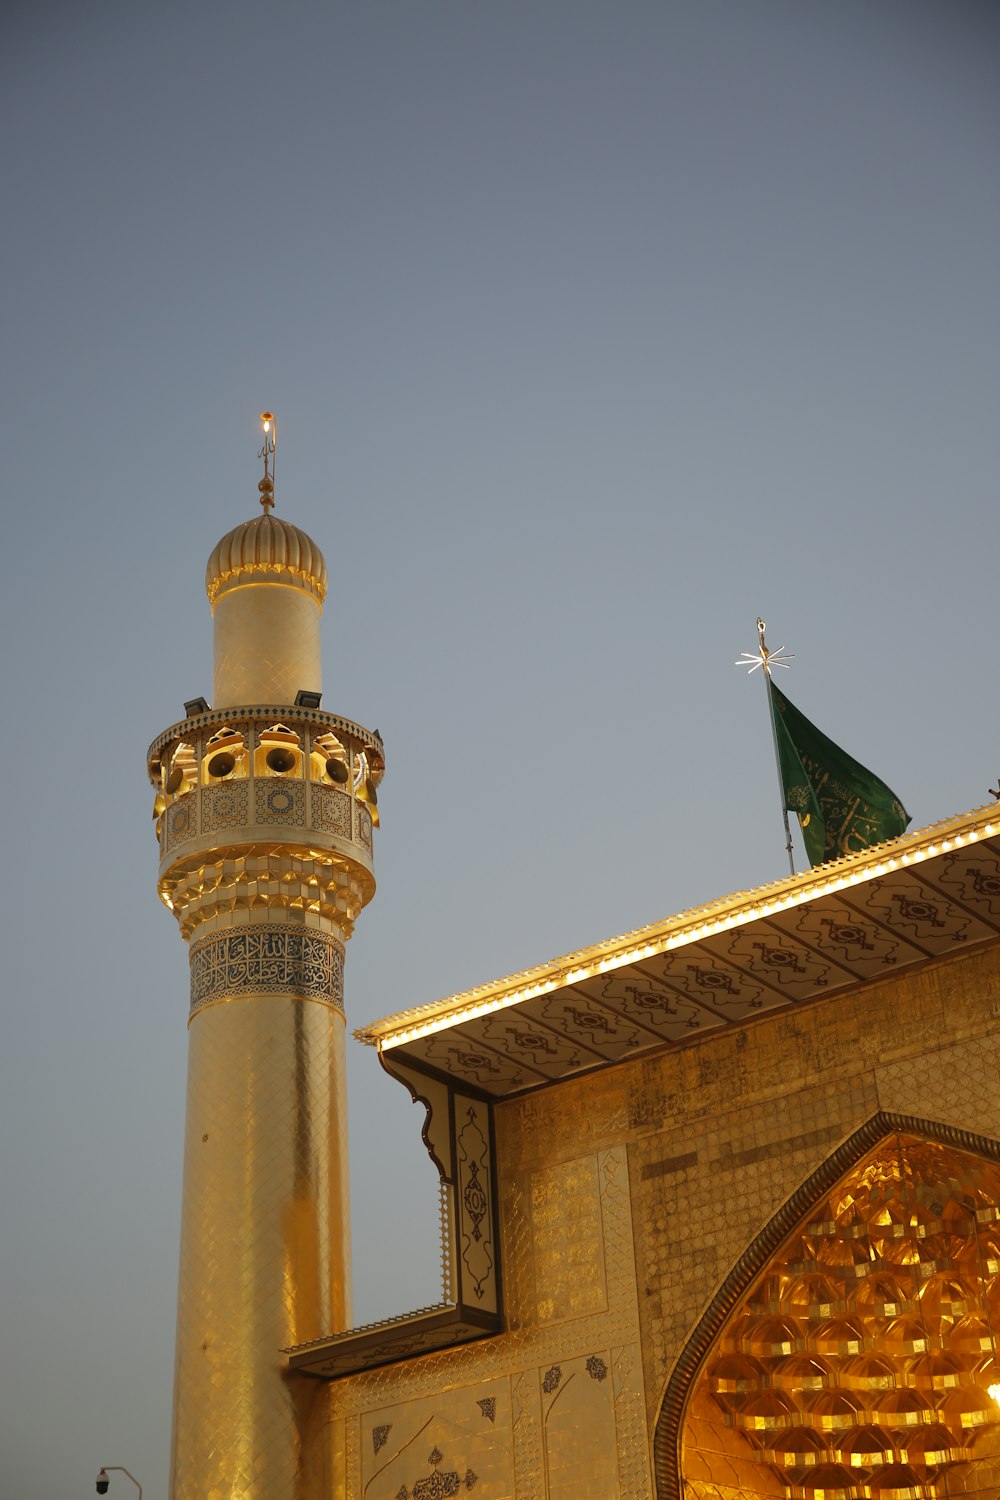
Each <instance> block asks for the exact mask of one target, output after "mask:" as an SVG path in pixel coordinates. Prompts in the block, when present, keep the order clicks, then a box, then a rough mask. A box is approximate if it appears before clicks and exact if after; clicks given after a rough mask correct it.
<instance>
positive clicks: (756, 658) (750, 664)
mask: <svg viewBox="0 0 1000 1500" xmlns="http://www.w3.org/2000/svg"><path fill="white" fill-rule="evenodd" d="M766 629H767V626H766V625H765V624H764V621H763V620H761V619H759V618H758V620H757V647H758V649H757V651H756V652H749V651H742V652H740V659H739V661H738V662H736V663H735V665H736V666H738V667H746V668H747V673H748V675H752V674H753V673H754V672H756V670H757V668H758V667H761V668H763V672H764V679H765V682H766V684H767V708H768V717H769V719H770V721H771V744H772V746H773V748H774V766H775V770H776V771H777V773H778V797H779V799H780V801H781V818H782V822H783V823H784V825H785V853H786V854H787V855H788V869H789V873H790V874H792V875H794V874H795V856H794V854H793V852H792V830H791V827H790V825H789V822H788V809H787V807H786V806H785V787H784V783H783V781H782V779H781V757H780V755H779V754H778V728H777V725H776V724H775V722H774V695H773V693H772V692H771V668H772V667H788V666H789V664H790V663H791V661H793V660H794V652H792V651H786V650H785V648H784V646H778V647H777V649H776V650H774V651H769V650H768V648H767V644H766V642H765V640H764V631H765V630H766ZM998 784H1000V783H998Z"/></svg>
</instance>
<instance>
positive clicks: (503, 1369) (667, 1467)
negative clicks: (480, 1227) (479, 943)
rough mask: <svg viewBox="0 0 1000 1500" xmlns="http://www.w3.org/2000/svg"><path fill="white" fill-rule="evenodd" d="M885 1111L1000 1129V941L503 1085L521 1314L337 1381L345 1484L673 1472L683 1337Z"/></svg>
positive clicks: (506, 1189)
mask: <svg viewBox="0 0 1000 1500" xmlns="http://www.w3.org/2000/svg"><path fill="white" fill-rule="evenodd" d="M880 1113H881V1114H888V1115H892V1116H894V1117H895V1116H898V1117H906V1118H909V1119H914V1118H915V1119H918V1120H926V1121H930V1122H935V1123H936V1124H937V1125H940V1126H943V1127H948V1128H951V1129H952V1130H957V1131H959V1132H962V1131H964V1132H970V1133H972V1134H973V1135H976V1136H979V1137H986V1138H988V1139H990V1140H995V1139H997V1138H1000V951H997V950H996V949H994V950H992V951H991V950H984V951H981V952H980V953H978V954H974V955H972V956H967V957H962V958H955V959H952V960H950V961H947V962H943V963H938V964H933V965H928V966H927V967H925V968H923V969H921V970H919V971H913V972H910V973H909V974H907V975H903V976H900V977H899V978H896V979H892V980H887V981H885V982H884V983H877V984H871V985H867V986H862V987H859V988H858V989H856V990H854V991H852V992H850V993H848V994H843V993H842V994H840V995H837V996H834V997H831V998H830V999H829V1000H825V1001H820V1002H817V1003H813V1004H811V1005H809V1006H806V1007H803V1008H802V1009H797V1010H792V1011H782V1012H780V1013H779V1014H776V1015H774V1016H770V1017H762V1018H761V1019H760V1020H759V1021H758V1022H756V1023H755V1024H753V1025H751V1026H747V1027H743V1028H740V1029H737V1028H733V1029H731V1030H726V1031H716V1032H712V1033H710V1034H708V1035H707V1036H705V1038H704V1039H703V1040H701V1041H699V1042H697V1043H695V1044H693V1045H691V1046H689V1047H686V1048H683V1049H677V1050H665V1051H663V1052H662V1053H660V1054H659V1055H658V1056H656V1057H654V1058H651V1059H649V1060H646V1061H643V1062H635V1063H625V1064H622V1065H620V1066H618V1067H615V1068H610V1069H607V1070H604V1071H602V1072H599V1073H594V1074H591V1075H589V1076H584V1077H580V1078H577V1079H574V1080H571V1081H568V1082H565V1083H561V1084H556V1085H553V1086H551V1087H549V1088H546V1089H542V1090H541V1091H539V1092H537V1093H534V1094H530V1095H528V1096H525V1097H522V1098H520V1099H515V1100H511V1101H508V1102H505V1103H503V1104H501V1105H499V1106H498V1107H497V1109H496V1112H495V1123H496V1145H497V1164H498V1178H499V1198H500V1219H501V1246H502V1271H503V1294H504V1305H505V1317H506V1326H507V1329H508V1331H507V1332H506V1333H504V1334H502V1335H500V1336H498V1337H495V1338H491V1339H486V1340H483V1341H481V1342H479V1343H477V1344H472V1345H468V1346H465V1347H464V1348H460V1349H456V1350H452V1351H446V1352H444V1353H439V1354H431V1355H426V1356H423V1357H420V1358H416V1359H413V1360H411V1361H408V1362H403V1363H400V1364H396V1365H393V1366H388V1367H383V1368H382V1369H379V1370H376V1371H372V1372H368V1373H365V1374H362V1375H356V1376H352V1377H349V1378H346V1379H343V1380H340V1381H337V1382H334V1383H331V1384H330V1386H329V1387H328V1388H327V1392H328V1394H327V1399H326V1403H325V1420H326V1421H327V1422H328V1423H329V1424H331V1426H332V1433H331V1436H332V1438H333V1446H334V1451H335V1454H336V1459H335V1474H334V1477H333V1493H334V1494H335V1495H336V1496H338V1497H339V1496H341V1495H343V1496H345V1497H350V1500H361V1497H362V1496H364V1497H365V1500H424V1497H428V1500H433V1497H437V1496H439V1495H442V1496H443V1495H451V1494H460V1493H461V1494H464V1493H466V1492H468V1491H475V1494H476V1496H477V1500H479V1497H482V1500H514V1497H517V1500H529V1497H530V1500H542V1497H547V1500H607V1497H612V1496H613V1497H621V1500H639V1497H647V1496H653V1495H656V1496H658V1497H665V1496H672V1495H674V1494H675V1493H676V1488H675V1483H676V1479H675V1470H676V1465H675V1462H674V1457H673V1453H672V1452H670V1451H667V1448H668V1445H667V1443H666V1440H665V1438H664V1432H665V1431H666V1427H665V1425H664V1420H663V1416H662V1412H663V1407H664V1397H665V1393H667V1392H668V1388H669V1386H670V1380H671V1375H672V1373H673V1372H674V1371H675V1367H676V1366H677V1364H678V1360H679V1359H681V1356H682V1354H683V1352H684V1351H685V1348H686V1347H687V1346H689V1344H690V1341H691V1340H692V1335H693V1334H694V1332H695V1330H696V1329H697V1328H698V1325H699V1323H700V1322H701V1321H703V1319H704V1317H705V1315H706V1312H707V1310H709V1309H710V1308H711V1307H712V1305H713V1299H716V1300H717V1298H718V1295H719V1293H720V1289H721V1288H722V1287H723V1285H724V1283H725V1282H726V1278H727V1277H730V1275H731V1273H732V1272H733V1268H734V1267H735V1266H736V1264H737V1262H738V1261H739V1259H740V1257H741V1256H742V1255H743V1254H744V1252H745V1251H746V1250H747V1247H748V1246H749V1245H750V1244H751V1243H752V1242H753V1241H754V1240H755V1238H756V1237H757V1236H758V1235H760V1234H761V1233H762V1231H764V1230H765V1227H766V1226H768V1225H769V1223H770V1222H771V1221H772V1220H773V1218H774V1216H775V1215H776V1214H777V1213H778V1211H779V1210H780V1209H781V1208H782V1205H784V1204H786V1202H787V1200H788V1199H789V1198H790V1197H792V1195H793V1194H795V1193H796V1192H797V1191H798V1190H800V1189H801V1187H802V1185H803V1184H804V1183H805V1182H806V1181H807V1179H809V1178H810V1175H811V1174H815V1173H819V1172H820V1171H821V1169H822V1168H823V1166H824V1163H827V1162H828V1161H829V1159H830V1157H831V1156H832V1155H833V1154H834V1153H835V1152H836V1151H837V1150H838V1148H843V1143H844V1142H845V1141H847V1140H848V1138H850V1137H852V1136H853V1135H854V1133H855V1132H858V1131H861V1130H862V1129H863V1127H865V1126H866V1124H867V1123H868V1122H870V1121H872V1119H873V1117H875V1116H877V1115H879V1114H880ZM386 1311H387V1312H391V1311H396V1309H389V1308H387V1309H386ZM675 1385H676V1382H675ZM658 1422H659V1424H660V1428H659V1435H658V1436H657V1426H658ZM674 1450H676V1443H675V1444H674ZM991 1475H992V1477H990V1476H984V1475H980V1480H979V1481H977V1482H987V1489H986V1490H983V1491H980V1490H977V1491H976V1493H984V1494H985V1493H990V1489H989V1484H990V1483H992V1484H993V1491H992V1492H994V1493H995V1492H1000V1468H998V1469H997V1472H996V1473H995V1474H992V1471H991ZM435 1476H436V1477H435ZM780 1492H781V1488H780V1486H779V1487H778V1488H777V1489H776V1490H775V1493H780ZM705 1493H708V1491H706V1492H705ZM716 1493H718V1494H719V1495H722V1494H724V1493H730V1492H729V1491H723V1490H721V1489H719V1490H717V1491H716ZM731 1493H732V1494H734V1495H735V1494H738V1493H741V1491H740V1489H739V1487H738V1485H737V1487H736V1488H734V1489H732V1491H731Z"/></svg>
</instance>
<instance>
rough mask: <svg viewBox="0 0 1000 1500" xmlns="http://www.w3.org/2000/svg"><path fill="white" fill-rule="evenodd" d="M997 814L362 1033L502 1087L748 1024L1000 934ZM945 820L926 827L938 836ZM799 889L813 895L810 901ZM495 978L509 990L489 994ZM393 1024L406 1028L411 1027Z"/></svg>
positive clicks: (515, 1089) (410, 1056)
mask: <svg viewBox="0 0 1000 1500" xmlns="http://www.w3.org/2000/svg"><path fill="white" fill-rule="evenodd" d="M986 811H988V810H985V809H984V810H983V812H986ZM956 823H957V820H956ZM966 823H967V825H968V826H970V827H974V828H977V829H980V828H982V827H983V825H984V824H985V819H984V817H983V816H982V814H971V815H969V819H967V820H966ZM985 826H986V828H987V829H988V834H987V836H986V837H985V838H984V837H982V833H981V832H977V833H976V834H975V835H972V834H969V835H968V837H969V838H972V837H975V838H977V839H978V840H979V841H978V842H968V843H961V847H957V848H956V847H949V845H950V844H951V843H952V840H941V844H943V845H944V847H940V846H934V845H932V846H931V853H930V855H929V857H921V859H920V861H919V862H917V863H912V864H904V863H903V861H902V860H901V859H893V858H892V857H891V856H892V851H893V850H894V849H896V848H897V847H899V846H902V845H908V844H912V841H913V839H914V837H915V836H913V835H904V838H903V839H901V840H897V841H895V843H894V844H892V845H884V846H882V848H881V849H880V850H877V851H867V856H868V861H867V864H866V861H865V857H861V858H860V859H859V858H857V857H856V858H855V859H854V860H853V861H852V860H847V861H840V862H838V863H837V864H834V865H831V866H824V867H821V868H820V870H814V871H811V872H806V874H805V875H804V876H801V877H796V879H795V880H794V881H793V880H789V881H787V882H782V883H779V884H778V885H776V886H775V887H773V888H765V889H764V890H763V891H760V892H754V893H750V895H749V896H747V897H744V898H732V899H733V901H734V902H735V901H737V899H743V901H744V902H745V903H754V904H753V905H752V911H753V913H754V914H753V915H751V916H750V918H749V920H746V919H740V918H739V917H734V918H733V919H732V920H731V921H730V922H729V925H726V923H725V922H719V923H716V926H719V927H721V929H722V930H720V931H711V930H708V931H705V932H704V933H703V935H698V936H696V937H694V938H693V939H691V940H689V941H685V940H684V937H683V935H681V937H680V938H676V937H672V936H671V930H670V928H669V924H667V926H666V927H665V928H664V931H665V932H666V933H667V936H666V937H665V938H664V939H663V940H662V942H661V951H656V941H655V940H654V941H651V942H650V943H649V944H647V945H646V946H645V947H644V948H643V950H642V952H641V954H640V956H638V957H636V958H634V959H632V960H631V961H628V962H624V963H619V964H617V965H616V966H612V963H613V961H612V960H605V961H604V962H603V964H602V962H601V958H602V954H603V953H604V952H605V951H606V950H607V949H608V948H609V946H611V945H598V947H597V948H595V949H593V950H588V952H587V953H586V954H579V955H574V956H573V960H572V961H571V960H565V961H558V962H557V964H554V965H549V966H545V968H544V969H542V970H537V971H528V973H527V974H525V975H523V976H519V978H520V980H521V981H528V980H530V979H531V978H532V976H533V975H534V974H542V975H543V976H544V974H545V973H546V972H547V970H550V969H551V970H552V971H553V972H556V971H557V970H558V966H559V963H562V965H563V969H564V970H565V971H566V974H567V976H569V977H566V978H564V979H563V980H562V981H561V982H559V981H558V980H557V981H555V982H553V983H552V984H551V986H550V987H549V988H548V989H546V990H543V993H541V994H531V993H530V986H529V985H528V984H527V983H525V984H524V985H523V987H524V988H526V989H529V993H528V994H527V995H526V996H525V997H524V998H517V999H516V1001H515V1003H507V1001H506V997H505V995H504V993H503V990H502V984H506V985H507V986H508V987H509V988H510V989H511V990H512V991H513V990H514V989H515V988H516V985H517V981H516V980H511V981H505V982H502V983H501V982H498V985H497V986H493V987H490V986H485V987H484V992H485V993H486V996H487V998H486V1001H485V1002H483V1003H479V1004H474V1003H473V1002H475V1001H476V1000H477V997H478V995H479V994H480V993H481V992H478V991H472V992H470V994H469V995H468V996H457V997H453V999H452V1000H451V1001H446V1002H441V1004H440V1005H439V1006H437V1007H433V1006H432V1007H426V1008H424V1009H423V1010H421V1011H415V1012H404V1013H403V1014H402V1015H401V1016H399V1017H396V1018H389V1020H388V1021H386V1022H380V1023H378V1025H377V1026H375V1027H370V1028H368V1029H367V1030H365V1031H362V1032H359V1033H358V1035H359V1036H360V1037H361V1038H362V1039H363V1040H365V1041H368V1042H370V1043H376V1044H379V1045H382V1046H384V1047H391V1048H393V1049H394V1050H396V1051H398V1055H399V1056H400V1059H401V1060H402V1059H404V1058H405V1059H407V1060H409V1061H410V1062H413V1063H414V1064H416V1066H417V1067H421V1068H424V1069H428V1070H430V1071H432V1072H433V1073H435V1074H437V1075H438V1076H441V1077H443V1078H444V1079H446V1080H449V1081H452V1080H454V1081H456V1082H458V1081H461V1082H464V1083H466V1084H470V1085H472V1086H473V1087H475V1088H478V1089H481V1090H483V1091H484V1092H486V1093H487V1094H489V1095H492V1096H493V1097H496V1098H503V1097H506V1096H507V1095H510V1094H516V1093H520V1092H523V1091H524V1090H527V1089H533V1088H538V1087H540V1086H542V1085H544V1084H546V1083H550V1082H552V1081H553V1080H555V1079H559V1078H565V1077H568V1076H571V1075H573V1074H575V1073H580V1072H586V1071H588V1070H590V1069H593V1068H599V1067H606V1066H608V1065H610V1064H613V1063H616V1062H620V1061H622V1060H623V1059H626V1058H630V1057H639V1056H642V1055H643V1054H644V1053H647V1052H650V1051H652V1050H653V1049H657V1048H662V1047H663V1046H677V1045H683V1044H684V1043H685V1042H688V1041H690V1040H692V1039H693V1038H695V1037H698V1036H700V1035H702V1034H703V1033H705V1032H707V1031H709V1030H712V1029H713V1028H720V1027H724V1026H739V1025H742V1024H744V1023H745V1022H747V1021H750V1020H752V1019H753V1018H754V1017H756V1016H759V1015H763V1014H765V1013H766V1012H768V1011H773V1010H776V1009H778V1008H780V1007H783V1006H795V1005H801V1004H804V1003H807V1002H808V1001H810V1000H813V999H817V998H820V997H822V996H825V995H833V994H836V993H837V992H838V991H840V990H844V989H846V988H848V987H850V986H854V985H857V984H859V983H864V982H866V981H870V980H877V979H879V978H884V977H887V976H889V975H891V974H893V973H897V972H899V971H900V970H902V969H905V968H908V967H910V966H912V965H914V964H919V963H923V962H926V961H927V960H929V959H935V958H940V957H942V956H947V955H949V954H953V953H958V952H961V951H962V950H963V949H964V948H968V947H971V946H974V945H976V944H980V943H984V942H987V941H989V940H991V939H996V937H997V936H998V934H1000V839H998V838H997V837H995V836H993V825H992V824H986V825H985ZM933 832H934V830H930V831H925V832H924V834H923V835H918V836H916V837H917V838H918V839H919V837H921V836H922V837H923V838H924V839H925V841H927V840H928V838H929V835H930V834H933ZM959 842H961V840H959ZM911 858H912V856H911ZM876 860H881V863H879V864H878V865H876V863H875V862H876ZM841 867H846V868H847V869H848V874H847V876H845V878H844V879H842V880H841V881H840V882H839V886H840V888H838V881H837V880H836V879H835V878H833V877H836V875H837V873H838V870H839V869H840V868H841ZM876 868H877V870H878V873H877V874H875V873H873V870H874V869H876ZM855 871H856V872H857V873H851V872H855ZM825 872H829V874H830V877H831V878H830V879H829V881H828V883H827V885H825V886H823V885H820V886H819V889H818V891H817V893H816V894H810V892H811V891H812V890H813V889H814V886H815V883H816V881H817V878H818V877H820V876H822V875H823V873H825ZM831 887H832V888H831ZM799 889H803V890H804V891H805V893H806V894H805V899H799V900H798V901H797V902H796V894H797V891H798V890H799ZM772 891H773V892H774V895H773V896H772V895H771V892H772ZM746 909H747V908H746V905H744V907H743V908H742V910H743V911H745V910H746ZM679 920H680V919H678V921H679ZM634 936H636V937H641V936H642V934H637V935H634ZM622 941H624V940H622ZM575 960H579V962H575ZM588 967H589V969H590V972H587V969H588ZM602 970H603V971H602ZM538 987H539V988H541V987H542V986H541V985H539V986H538ZM494 991H497V992H498V996H499V998H497V999H496V1000H492V999H491V998H490V997H491V995H492V994H493V992H494ZM462 1002H466V1004H464V1005H463V1004H462ZM469 1011H473V1012H474V1013H473V1014H469ZM411 1016H412V1017H414V1018H417V1020H416V1024H414V1023H413V1022H411V1020H410V1018H411ZM421 1017H426V1020H424V1021H421V1020H420V1018H421ZM407 1025H409V1028H410V1029H409V1031H407V1030H406V1027H407ZM394 1027H395V1028H396V1029H397V1030H400V1031H402V1032H403V1033H404V1034H403V1035H402V1036H401V1037H400V1038H399V1039H398V1040H397V1039H396V1038H394V1036H393V1028H394Z"/></svg>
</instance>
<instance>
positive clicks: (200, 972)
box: [191, 926, 344, 1015]
mask: <svg viewBox="0 0 1000 1500" xmlns="http://www.w3.org/2000/svg"><path fill="white" fill-rule="evenodd" d="M258 994H268V995H275V994H277V995H297V996H300V997H301V998H303V999H307V1000H321V1001H323V1002H324V1003H325V1004H327V1005H332V1006H335V1007H336V1009H337V1010H343V1008H344V948H343V945H342V944H341V943H339V942H338V941H337V939H336V938H333V937H330V936H329V935H328V934H327V933H325V932H315V931H313V930H310V929H306V928H303V927H292V926H287V927H284V926H268V927H246V928H242V929H240V930H239V931H237V932H226V933H221V934H219V935H217V936H214V937H208V938H204V939H203V940H202V941H201V942H199V943H195V944H194V945H193V946H192V948H191V1013H192V1015H193V1014H194V1012H195V1011H197V1010H200V1009H201V1008H202V1006H205V1005H209V1004H211V1002H212V1001H213V1000H225V999H232V998H235V997H237V996H240V995H258Z"/></svg>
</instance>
